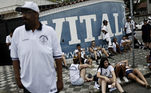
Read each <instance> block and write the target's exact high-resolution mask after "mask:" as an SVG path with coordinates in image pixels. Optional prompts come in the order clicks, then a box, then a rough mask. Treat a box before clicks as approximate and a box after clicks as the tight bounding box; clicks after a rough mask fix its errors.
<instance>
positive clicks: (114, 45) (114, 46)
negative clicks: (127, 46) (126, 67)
mask: <svg viewBox="0 0 151 93" xmlns="http://www.w3.org/2000/svg"><path fill="white" fill-rule="evenodd" d="M116 44H118V42H116V43H115V42H113V50H114V51H115V52H116Z"/></svg>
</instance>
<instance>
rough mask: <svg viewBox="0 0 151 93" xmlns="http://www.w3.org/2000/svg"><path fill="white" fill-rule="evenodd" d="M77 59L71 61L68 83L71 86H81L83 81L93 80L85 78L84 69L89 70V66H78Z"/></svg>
mask: <svg viewBox="0 0 151 93" xmlns="http://www.w3.org/2000/svg"><path fill="white" fill-rule="evenodd" d="M79 63H80V62H79V60H78V59H77V58H74V59H73V63H72V64H71V66H70V68H69V70H70V81H71V84H72V85H82V84H83V83H84V81H92V80H93V78H88V77H87V76H86V68H90V67H91V65H88V64H79Z"/></svg>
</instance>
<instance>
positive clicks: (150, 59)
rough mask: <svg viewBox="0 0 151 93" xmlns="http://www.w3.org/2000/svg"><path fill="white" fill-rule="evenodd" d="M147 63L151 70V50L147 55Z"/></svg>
mask: <svg viewBox="0 0 151 93" xmlns="http://www.w3.org/2000/svg"><path fill="white" fill-rule="evenodd" d="M146 61H147V63H148V68H149V69H150V70H151V50H150V54H149V55H147V57H146Z"/></svg>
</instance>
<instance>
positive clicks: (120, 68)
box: [115, 60, 151, 88]
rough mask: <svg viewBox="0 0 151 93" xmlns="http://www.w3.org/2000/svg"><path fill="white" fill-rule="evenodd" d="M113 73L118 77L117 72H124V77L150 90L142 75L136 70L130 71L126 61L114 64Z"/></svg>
mask: <svg viewBox="0 0 151 93" xmlns="http://www.w3.org/2000/svg"><path fill="white" fill-rule="evenodd" d="M115 72H116V75H118V76H119V75H120V73H119V72H124V76H126V77H127V78H129V79H132V80H135V81H136V82H138V83H139V84H141V85H143V86H144V87H146V88H150V87H151V86H150V85H149V84H148V82H147V81H146V79H145V77H144V76H143V74H142V73H141V72H140V71H139V70H138V69H137V68H135V69H132V68H130V67H129V66H128V60H125V61H121V62H119V63H117V64H116V66H115Z"/></svg>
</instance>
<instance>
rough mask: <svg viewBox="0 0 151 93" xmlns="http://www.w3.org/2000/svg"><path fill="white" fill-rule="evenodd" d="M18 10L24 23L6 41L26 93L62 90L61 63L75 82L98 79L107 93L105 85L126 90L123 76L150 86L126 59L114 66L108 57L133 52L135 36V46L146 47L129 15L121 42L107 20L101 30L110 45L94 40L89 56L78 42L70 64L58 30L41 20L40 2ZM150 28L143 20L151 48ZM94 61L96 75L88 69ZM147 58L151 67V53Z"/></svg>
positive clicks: (19, 81)
mask: <svg viewBox="0 0 151 93" xmlns="http://www.w3.org/2000/svg"><path fill="white" fill-rule="evenodd" d="M33 7H34V8H33ZM16 11H19V12H22V15H23V19H24V21H25V25H23V26H20V27H18V28H16V29H15V31H14V33H13V34H12V33H10V35H9V36H7V38H6V44H7V45H8V47H9V49H10V51H11V57H12V60H13V67H14V73H15V79H16V82H17V85H18V87H19V88H23V89H24V92H25V93H56V92H58V91H60V90H62V88H63V80H62V64H63V67H65V68H66V69H68V70H69V71H70V81H71V84H72V85H82V84H83V83H84V82H91V81H95V83H96V84H98V87H99V86H100V87H101V90H102V93H106V88H109V89H110V90H115V89H116V88H117V89H118V90H119V91H120V93H126V91H125V90H123V88H122V86H121V85H120V83H121V81H120V79H119V78H123V79H124V80H125V81H128V79H127V78H129V79H132V80H135V81H136V82H138V83H139V84H141V85H142V86H144V87H146V88H150V85H149V84H148V82H147V81H146V79H145V78H144V76H143V75H142V73H141V72H140V71H139V70H138V69H132V68H130V67H129V65H128V61H127V60H124V61H121V62H118V63H117V64H116V65H115V66H112V65H111V64H110V62H109V60H108V58H112V56H114V55H116V54H122V53H124V52H127V51H131V46H132V35H133V36H134V45H138V46H139V47H143V44H142V43H141V42H140V41H139V40H138V39H137V38H136V36H135V32H134V34H132V31H135V22H134V21H133V20H131V18H129V17H128V18H127V22H126V24H125V30H124V31H125V35H124V36H122V38H121V40H119V41H120V43H118V40H117V38H116V37H113V39H111V37H110V34H109V32H108V28H107V25H108V21H107V20H103V26H102V27H101V32H102V35H103V44H104V46H107V49H106V48H104V47H100V45H101V44H100V45H99V46H97V45H96V44H95V41H91V45H90V47H89V49H88V52H89V56H88V55H87V54H86V53H85V49H84V48H81V45H80V44H77V46H76V49H75V51H74V57H73V63H72V64H71V65H70V67H68V65H67V63H66V59H65V54H64V53H62V51H61V46H60V44H59V42H58V41H57V40H58V39H57V36H56V32H55V31H54V29H53V28H52V27H49V26H46V25H43V24H41V23H40V21H39V8H38V6H37V4H35V3H33V2H26V3H25V5H23V6H21V7H17V8H16ZM150 31H151V26H150V25H149V23H148V22H147V21H146V20H144V25H143V26H142V39H143V42H144V46H145V47H144V49H150V50H151V43H150V41H151V32H150ZM33 33H34V34H33ZM37 37H38V38H37ZM37 40H38V41H37ZM52 43H53V44H52ZM10 45H11V46H10ZM53 58H54V59H55V62H54V60H53ZM62 59H63V60H62ZM93 60H95V62H96V64H97V65H98V69H97V71H96V72H97V73H96V75H95V76H92V75H91V74H88V75H87V74H86V70H87V68H90V69H91V68H92V67H93V65H92V64H93V62H94V61H93ZM99 60H100V61H99ZM146 61H147V63H148V67H149V68H150V69H151V52H150V54H149V55H148V56H147V58H146ZM62 62H63V63H62ZM40 68H42V69H40ZM56 72H57V73H56ZM56 76H57V79H56ZM48 81H50V82H51V83H48Z"/></svg>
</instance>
